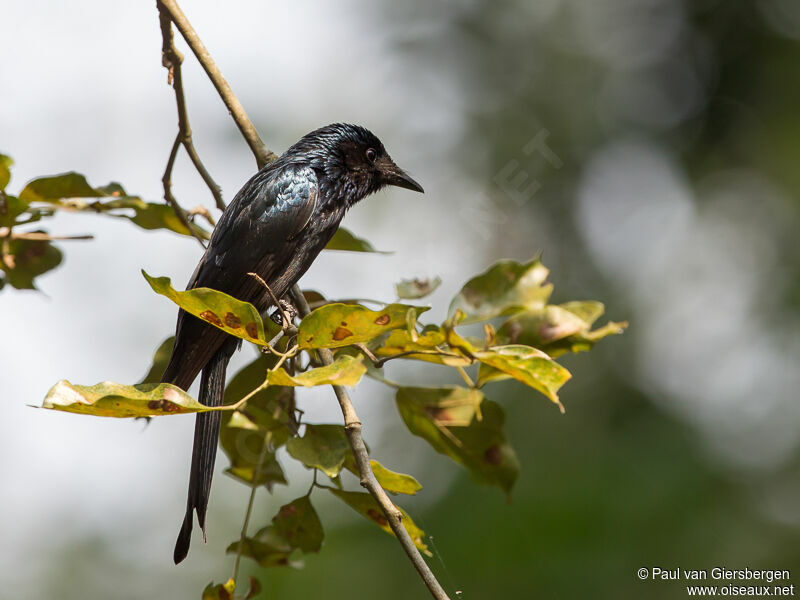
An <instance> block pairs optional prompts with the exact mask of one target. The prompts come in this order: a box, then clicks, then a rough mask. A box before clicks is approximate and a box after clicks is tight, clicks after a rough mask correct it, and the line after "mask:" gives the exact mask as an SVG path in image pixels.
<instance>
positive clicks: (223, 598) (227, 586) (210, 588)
mask: <svg viewBox="0 0 800 600" xmlns="http://www.w3.org/2000/svg"><path fill="white" fill-rule="evenodd" d="M235 590H236V583H235V582H234V581H233V579H228V581H226V582H225V583H218V584H214V583H213V582H212V583H209V584H208V585H207V586H206V589H204V590H203V600H233V592H234V591H235Z"/></svg>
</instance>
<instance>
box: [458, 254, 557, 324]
mask: <svg viewBox="0 0 800 600" xmlns="http://www.w3.org/2000/svg"><path fill="white" fill-rule="evenodd" d="M548 274H549V271H548V269H547V267H545V266H544V265H543V264H542V263H541V262H540V261H539V259H538V258H535V259H533V260H531V261H530V262H527V263H518V262H516V261H513V260H501V261H499V262H497V263H495V264H494V265H492V266H491V267H490V268H489V269H488V270H487V271H486V272H485V273H482V274H481V275H478V276H477V277H473V278H472V279H470V280H469V281H468V282H467V283H466V284H465V285H464V287H463V288H461V291H460V292H459V293H458V295H457V296H456V297H455V298H453V301H452V302H451V303H450V309H449V310H448V315H449V316H450V317H452V316H454V315H455V314H456V311H457V310H461V311H462V312H463V313H464V320H463V322H464V323H474V322H476V321H485V320H487V319H491V318H492V317H497V316H500V315H506V314H512V313H515V312H521V311H524V310H535V309H541V308H544V306H545V304H546V303H547V300H548V298H549V297H550V294H551V293H552V291H553V285H552V284H550V283H548V284H546V283H545V281H546V279H547V275H548Z"/></svg>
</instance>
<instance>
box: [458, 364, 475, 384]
mask: <svg viewBox="0 0 800 600" xmlns="http://www.w3.org/2000/svg"><path fill="white" fill-rule="evenodd" d="M456 369H457V370H458V374H459V375H461V378H462V379H463V380H464V383H466V384H467V385H468V386H469V387H471V388H474V387H475V382H474V381H472V377H470V376H469V373H467V371H466V369H464V367H456Z"/></svg>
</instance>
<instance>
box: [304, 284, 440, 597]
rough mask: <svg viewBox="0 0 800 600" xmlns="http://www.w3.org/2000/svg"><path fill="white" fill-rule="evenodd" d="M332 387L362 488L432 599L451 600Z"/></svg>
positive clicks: (344, 397) (326, 353)
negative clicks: (418, 545) (404, 521)
mask: <svg viewBox="0 0 800 600" xmlns="http://www.w3.org/2000/svg"><path fill="white" fill-rule="evenodd" d="M292 295H293V296H294V302H295V306H297V309H298V310H299V311H300V316H301V317H305V316H306V315H307V314H309V313H310V312H311V310H310V309H309V306H308V303H307V302H306V300H305V297H303V293H302V291H300V288H299V287H298V286H296V285H295V286H294V287H293V288H292ZM318 352H319V356H320V359H321V360H322V363H323V364H324V365H330V364H332V363H333V353H332V352H331V351H330V350H328V349H327V348H320V349H319V350H318ZM332 387H333V391H334V393H335V394H336V399H337V400H338V401H339V407H340V408H341V410H342V415H343V416H344V428H345V432H346V434H347V439H348V441H349V442H350V448H352V450H353V455H354V456H355V459H356V466H357V467H358V472H359V474H360V476H361V485H362V486H363V487H364V488H366V489H367V491H368V492H369V493H370V495H371V496H372V497H373V498H374V499H375V501H376V502H377V503H378V506H380V508H381V511H382V512H383V514H384V515H385V516H386V520H387V521H388V522H389V526H390V527H391V528H392V531H393V532H394V534H395V536H397V539H398V540H399V541H400V545H401V546H402V547H403V550H405V553H406V554H407V555H408V558H409V559H410V560H411V563H412V564H413V565H414V568H415V569H416V570H417V572H418V573H419V575H420V577H422V581H423V582H424V583H425V585H426V586H427V587H428V590H429V591H430V593H431V595H432V596H433V597H434V598H436V600H449V597H448V596H447V593H446V592H445V591H444V589H443V588H442V586H441V584H440V583H439V582H438V581H437V580H436V577H435V576H434V574H433V572H432V571H431V569H430V567H429V566H428V563H426V562H425V559H424V558H422V555H421V554H420V553H419V550H417V547H416V546H415V545H414V542H413V541H412V540H411V536H410V535H408V531H406V528H405V526H404V525H403V523H402V518H403V514H402V513H401V512H400V511H399V510H398V509H397V507H396V506H395V505H394V504H393V503H392V501H391V500H390V499H389V496H388V495H387V494H386V491H385V490H384V489H383V488H382V487H381V484H380V483H378V480H377V479H376V478H375V474H374V473H373V472H372V466H371V465H370V463H369V454H368V453H367V447H366V445H365V444H364V439H363V437H362V436H361V421H359V419H358V414H357V413H356V411H355V408H354V407H353V402H352V401H351V400H350V395H349V394H348V393H347V390H346V389H345V388H344V387H342V386H340V385H334V386H332Z"/></svg>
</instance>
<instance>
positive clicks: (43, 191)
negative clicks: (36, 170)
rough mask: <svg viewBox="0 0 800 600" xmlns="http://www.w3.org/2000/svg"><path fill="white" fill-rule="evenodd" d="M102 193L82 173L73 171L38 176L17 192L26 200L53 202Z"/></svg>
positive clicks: (97, 196) (94, 196)
mask: <svg viewBox="0 0 800 600" xmlns="http://www.w3.org/2000/svg"><path fill="white" fill-rule="evenodd" d="M104 195H105V194H103V193H102V192H99V191H97V190H95V189H94V188H93V187H92V186H90V185H89V183H88V182H87V181H86V178H85V177H84V176H83V175H81V174H80V173H75V172H74V171H71V172H69V173H62V174H60V175H53V176H50V177H39V178H38V179H34V180H33V181H31V182H29V183H28V185H26V186H25V187H24V188H23V189H22V191H21V192H20V193H19V197H20V198H21V199H23V200H25V201H27V202H36V201H39V202H53V201H55V200H61V199H62V198H100V197H102V196H104Z"/></svg>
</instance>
